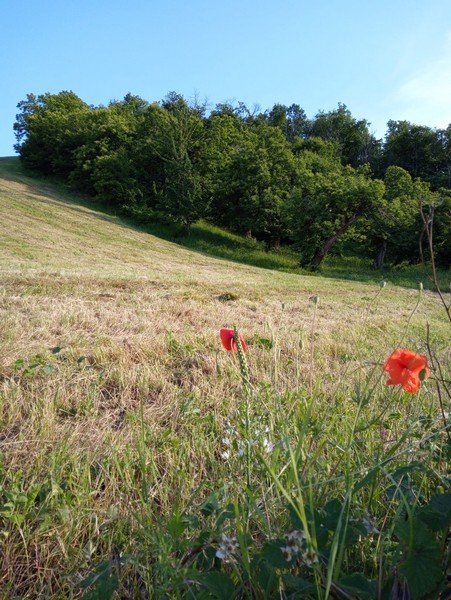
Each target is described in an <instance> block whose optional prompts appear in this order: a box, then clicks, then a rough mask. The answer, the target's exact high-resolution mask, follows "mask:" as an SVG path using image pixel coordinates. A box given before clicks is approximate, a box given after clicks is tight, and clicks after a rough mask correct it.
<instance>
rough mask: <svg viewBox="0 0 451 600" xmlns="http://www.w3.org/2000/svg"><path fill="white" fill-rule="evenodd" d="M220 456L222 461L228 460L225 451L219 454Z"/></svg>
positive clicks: (227, 453) (228, 453)
mask: <svg viewBox="0 0 451 600" xmlns="http://www.w3.org/2000/svg"><path fill="white" fill-rule="evenodd" d="M220 456H221V458H222V459H223V460H229V458H230V452H228V451H227V450H224V452H221V454H220Z"/></svg>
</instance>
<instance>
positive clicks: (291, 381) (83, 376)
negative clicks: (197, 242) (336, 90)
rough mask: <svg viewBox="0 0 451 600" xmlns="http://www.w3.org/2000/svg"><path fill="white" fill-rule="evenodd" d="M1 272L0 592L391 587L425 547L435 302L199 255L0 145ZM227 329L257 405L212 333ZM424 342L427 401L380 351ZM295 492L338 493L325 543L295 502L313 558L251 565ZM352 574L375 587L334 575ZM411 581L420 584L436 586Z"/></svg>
mask: <svg viewBox="0 0 451 600" xmlns="http://www.w3.org/2000/svg"><path fill="white" fill-rule="evenodd" d="M0 265H1V281H0V319H1V329H0V348H1V353H0V415H1V427H0V451H1V454H0V461H1V462H0V537H1V544H2V547H1V553H0V590H1V594H2V595H1V597H2V598H78V597H82V596H83V595H84V596H85V597H92V598H94V597H99V598H100V597H102V598H109V597H117V598H147V597H149V598H185V597H186V598H193V597H194V598H221V597H222V598H228V597H230V598H232V597H236V598H266V597H267V598H286V597H292V598H302V597H305V598H326V597H337V598H365V597H368V598H369V597H375V598H376V597H377V598H383V597H387V598H388V597H390V596H388V595H387V596H384V594H385V593H386V591H385V590H387V589H389V588H390V590H392V589H394V588H393V586H395V585H398V584H399V586H402V585H404V584H403V583H402V582H403V581H404V579H403V577H404V578H405V577H407V575H406V573H407V571H408V568H410V567H411V566H412V565H410V563H409V562H408V561H409V560H411V556H412V552H413V550H415V552H416V551H417V547H416V546H415V545H414V544H413V542H412V540H413V538H412V539H411V540H410V542H411V545H410V546H408V549H407V550H406V549H405V548H404V546H402V535H401V534H400V533H399V532H398V533H396V532H397V531H398V530H397V527H398V525H396V523H397V519H398V521H399V520H400V519H402V518H404V516H403V515H405V514H406V510H407V514H408V515H410V514H412V515H413V514H414V513H415V510H416V509H417V508H419V507H421V506H425V505H427V503H428V502H429V501H430V499H431V498H432V497H434V496H436V495H437V494H442V496H443V494H444V492H446V490H447V488H448V483H449V482H448V479H447V455H446V452H447V451H449V446H448V445H447V437H446V432H445V423H444V419H443V411H442V410H441V407H440V401H441V403H442V407H443V409H444V410H445V411H447V410H449V398H448V397H447V395H446V393H447V392H446V389H445V388H446V385H448V388H447V389H449V379H450V374H449V364H450V355H449V340H450V335H449V334H450V327H449V322H447V320H446V314H445V312H444V310H443V307H442V306H441V303H440V301H439V299H438V297H437V295H436V294H434V293H433V292H431V291H427V290H426V291H424V292H423V293H422V294H420V292H419V290H417V289H413V288H412V287H410V288H404V287H400V286H396V285H394V284H393V283H390V282H389V283H388V284H387V286H386V287H385V288H380V287H379V286H378V285H377V284H376V283H375V282H359V281H349V280H343V279H339V278H338V277H333V278H327V277H318V276H315V277H311V276H308V275H304V274H298V273H296V272H294V273H286V272H282V271H273V270H269V269H261V268H257V267H254V266H249V265H245V264H239V263H237V262H228V261H227V260H225V259H219V258H213V257H211V256H208V255H207V254H202V253H199V252H194V251H192V250H190V249H188V248H186V247H183V246H181V245H179V244H176V243H173V242H170V241H168V240H165V239H162V238H158V237H155V236H153V235H151V234H149V233H148V232H146V231H143V230H139V229H137V228H134V227H133V226H132V225H131V224H130V223H128V222H127V221H123V220H121V219H120V218H119V217H114V216H111V215H108V214H105V213H104V212H102V211H100V210H97V209H94V208H90V205H89V202H87V201H84V200H82V199H79V198H77V197H76V196H74V195H71V194H70V192H68V191H62V190H61V188H60V187H58V186H55V185H53V184H51V183H48V182H47V183H46V182H43V181H39V180H35V179H33V178H31V177H30V176H28V175H26V174H25V173H23V172H22V171H21V168H20V165H19V163H18V161H17V160H16V159H0ZM416 275H417V274H414V275H413V277H416ZM447 295H448V296H449V294H447ZM316 296H319V298H320V301H319V303H318V304H316V303H315V302H313V301H312V299H314V297H316ZM234 324H236V325H237V326H238V327H239V329H240V331H241V332H242V334H243V335H244V337H245V339H246V341H247V343H248V352H247V360H248V362H249V368H250V373H251V383H252V392H251V395H250V400H249V397H247V400H246V399H245V398H244V396H243V390H242V387H241V382H240V374H239V369H238V363H237V360H236V358H237V357H236V355H235V354H232V353H227V352H226V351H225V350H224V349H222V348H221V345H220V341H219V336H218V331H219V329H220V328H221V327H224V326H232V325H234ZM427 328H428V329H429V338H428V339H427ZM427 342H428V344H429V347H430V350H431V351H432V352H433V354H434V356H435V359H436V361H437V363H439V364H440V365H441V374H439V373H438V372H437V371H436V372H435V373H434V374H433V376H434V377H435V378H439V379H440V377H441V379H444V380H445V382H444V383H443V382H441V383H440V386H442V387H441V388H440V390H441V392H440V394H441V396H440V397H439V395H438V392H437V387H436V382H435V381H434V380H433V377H431V379H430V380H428V381H426V382H424V384H423V386H422V388H421V390H420V392H419V394H417V395H409V394H406V393H405V392H403V391H402V390H401V389H399V388H393V387H390V388H389V387H387V386H385V385H384V381H385V379H386V375H385V374H383V372H382V368H381V366H382V364H383V362H384V360H385V359H386V358H387V356H389V355H390V353H391V352H392V351H393V349H394V348H396V347H398V346H400V347H405V348H410V349H412V350H414V351H415V352H418V353H420V354H427V353H428V348H427V347H426V343H427ZM446 382H448V384H446ZM447 402H448V405H447V404H446V403H447ZM245 407H247V411H245V412H246V414H244V412H243V411H244V410H245ZM243 415H244V416H243ZM445 418H446V415H445ZM243 419H244V420H245V423H244V424H243ZM234 436H235V437H234ZM243 444H244V447H245V449H246V452H245V457H244V459H243V456H241V455H242V454H243V452H242V448H243ZM268 448H269V450H270V451H268V452H266V450H268ZM447 448H448V450H447ZM399 469H405V471H399ZM369 473H373V475H372V476H371V477H369V478H368V482H367V483H365V481H364V478H365V476H367V475H368V474H369ZM400 473H401V475H400ZM360 484H361V485H360ZM208 498H210V504H208V503H207V504H205V501H206V499H208ZM290 498H291V499H292V500H291V504H292V505H293V504H294V507H295V508H296V507H298V517H299V510H301V509H300V508H299V507H300V506H301V505H304V504H307V505H309V506H310V507H311V511H313V507H315V509H316V510H318V511H320V510H321V509H322V508H323V507H324V506H326V505H327V502H328V501H331V500H334V501H336V502H338V506H340V507H341V508H340V509H339V510H338V513H337V514H338V516H337V519H336V523H335V524H334V525H333V526H332V525H331V526H330V531H329V534H328V537H327V536H326V537H327V540H326V541H324V544H325V546H324V547H325V550H324V551H322V550H321V543H322V542H320V536H319V533H318V532H316V533H315V518H316V524H317V525H318V524H319V519H320V517H319V516H317V517H315V516H314V515H313V512H312V515H311V516H310V517H309V514H310V513H309V510H310V509H307V513H306V514H307V517H306V518H307V520H308V522H309V523H310V528H311V530H312V531H313V534H312V540H313V541H312V542H311V544H312V548H316V549H317V551H318V557H319V561H318V563H315V564H314V565H313V566H308V565H307V564H306V562H305V561H304V563H302V561H301V562H299V563H296V561H294V562H291V563H288V562H287V561H285V562H284V561H283V558H281V556H282V555H281V554H280V548H279V550H276V551H275V552H276V554H277V552H279V554H280V556H279V555H277V556H276V557H275V558H274V557H270V556H269V555H268V554H266V555H265V556H266V558H264V559H263V558H261V552H262V548H268V547H269V546H268V545H267V543H268V541H270V540H275V539H282V540H283V539H285V538H284V535H286V533H287V532H289V531H290V529H292V528H293V527H294V524H293V523H291V524H290V516H289V515H290V511H289V510H288V508H287V505H290ZM206 506H207V508H206ZM230 506H231V507H232V508H230ZM226 507H229V508H228V510H229V512H224V511H226ZM291 508H292V509H293V506H291ZM230 511H231V512H230ZM409 511H410V512H409ZM295 512H296V511H295ZM301 512H302V511H301ZM326 512H327V511H326ZM221 514H222V515H225V516H224V517H223V518H219V516H220V515H221ZM318 514H319V513H318ZM328 514H329V513H328ZM364 518H366V519H370V520H371V523H374V526H372V527H373V530H372V532H369V533H368V536H369V537H368V536H367V537H364V536H361V537H362V539H355V540H353V542H352V544H351V545H347V542H346V539H345V538H346V532H345V530H346V527H347V525H346V524H349V523H354V522H356V520H358V519H364ZM409 518H410V517H409ZM412 518H413V517H412ZM213 521H214V522H213ZM412 522H413V521H412ZM312 523H313V524H312ZM304 525H305V523H304ZM345 525H346V526H345ZM318 527H319V525H318ZM349 527H350V526H349ZM304 529H305V528H304ZM434 531H436V535H437V536H438V539H437V545H438V546H440V548H441V550H442V552H441V553H440V557H439V556H438V553H437V547H438V546H437V547H435V546H434V548H433V549H432V550H431V549H430V552H429V554H428V555H427V557H429V559H430V558H431V556H432V557H433V558H432V562H433V564H434V565H436V570H437V569H438V570H439V574H438V575H437V574H436V579H437V582H436V584H437V586H439V585H442V584H443V581H444V579H443V577H442V575H443V573H444V568H445V567H444V563H443V560H444V559H443V556H444V550H445V539H444V537H443V533H440V532H439V531H438V529H437V530H434ZM343 532H344V533H343ZM437 532H438V533H437ZM222 534H226V535H237V540H238V541H237V544H238V548H237V549H236V550H234V557H233V558H232V559H231V560H230V561H229V562H225V561H221V559H220V558H218V557H215V552H216V551H217V549H218V547H219V545H220V540H221V537H220V536H221V535H222ZM434 535H435V534H434ZM343 536H344V537H343ZM440 536H441V537H440ZM315 540H316V541H315ZM309 543H310V542H309ZM265 544H266V546H265ZM412 544H413V545H412ZM279 546H280V544H279ZM271 548H272V546H271ZM309 549H311V548H310V546H309ZM265 552H267V553H268V552H269V551H267V550H265ZM403 552H404V554H403ZM406 552H407V554H406ZM409 552H410V553H411V554H409ZM426 554H427V552H426ZM268 556H269V558H268ZM409 557H410V558H409ZM427 557H426V558H427ZM257 558H258V560H259V561H260V562H259V563H258V564H257ZM420 559H421V560H420ZM420 559H419V562H423V564H426V566H427V565H429V563H428V562H427V560H426V559H425V558H424V556H422V555H420ZM252 560H254V563H252ZM277 560H279V566H277V565H276V564H275V563H276V562H277ZM104 561H106V562H104ZM262 561H263V562H265V561H266V563H267V564H268V565H269V566H268V569H270V570H271V569H273V570H274V574H273V571H271V576H272V577H273V579H272V580H271V581H272V583H271V582H268V581H266V580H265V581H266V583H265V581H263V580H264V577H263V576H262V575H261V573H262V572H263V567H262V566H261V565H262V564H263V562H262ZM280 561H281V562H280ZM403 561H404V562H403ZM425 561H426V562H425ZM266 563H265V565H266ZM273 563H274V564H273ZM285 563H286V564H285ZM407 563H408V565H407V567H405V568H404V567H403V565H405V564H407ZM412 564H413V563H412ZM250 565H253V566H252V568H251V566H250ZM266 566H267V565H266ZM266 566H265V568H266ZM403 568H404V570H403ZM418 568H419V567H418ZM428 568H429V569H431V570H432V571H431V572H433V569H432V567H430V565H429V566H428ZM96 569H97V575H98V577H97V579H96V578H95V577H93V578H92V579H91V580H86V578H87V577H88V576H89V575H90V574H92V573H95V572H96ZM412 569H413V570H414V571H415V570H416V569H417V567H416V566H415V568H413V567H412ZM265 572H266V571H265ZM212 573H213V575H212ZM281 573H282V575H283V577H282V576H281V575H280V574H281ZM356 573H359V574H361V576H362V577H365V580H366V581H368V582H370V583H369V584H368V585H369V586H370V588H368V589H369V590H370V591H367V593H368V594H369V595H367V596H365V595H364V592H362V591H361V590H362V589H363V587H362V586H363V584H361V589H360V588H358V586H357V583H356V581H354V584H353V585H354V586H357V587H355V589H354V591H353V588H352V585H351V584H347V583H346V581H345V580H344V579H343V578H344V577H345V576H348V575H350V574H354V575H355V574H356ZM216 574H219V575H216ZM268 577H269V576H268ZM290 577H291V578H294V579H296V578H298V579H302V580H305V581H306V582H307V583H308V584H309V585H310V586H311V587H310V588H309V587H305V588H304V589H301V588H300V587H299V586H300V585H301V584H299V582H294V581H293V579H290ZM422 577H423V579H424V578H427V577H428V575H427V572H424V573H423V574H422ZM440 577H441V579H440ZM215 578H216V579H215ZM218 578H219V579H218ZM432 579H433V577H432ZM439 579H440V581H439ZM343 581H345V583H343ZM83 582H84V583H83ZM80 584H82V585H80ZM89 584H93V585H89ZM296 585H297V586H298V587H296ZM306 585H307V584H306ZM96 586H97V587H96ZM228 586H229V587H228ZM230 586H231V587H230ZM290 586H291V587H290ZM293 586H294V588H293ZM371 586H372V587H371ZM410 586H411V587H412V582H410ZM423 587H424V589H426V588H427V586H426V585H425V586H423ZM400 589H401V588H400ZM415 589H416V588H415ZM424 589H423V588H421V590H422V593H423V595H421V594H420V593H419V592H418V594H417V595H416V596H415V595H413V597H426V595H424V594H426V593H427V594H430V593H433V594H436V596H435V597H436V598H437V597H438V595H437V594H438V593H439V592H437V591H436V590H437V589H438V587H436V588H434V589H435V591H433V592H431V591H430V590H428V589H426V592H424ZM114 590H116V591H114ZM218 590H219V591H218ZM221 590H222V591H221ZM293 590H294V591H293ZM356 590H357V591H356ZM359 590H360V591H359ZM387 593H388V592H387ZM89 594H91V595H90V596H89ZM95 594H97V595H95ZM114 594H116V596H114ZM221 594H222V595H221ZM362 594H363V595H362ZM371 594H373V595H372V596H371ZM393 597H395V596H393ZM397 597H401V596H397ZM429 597H434V596H429Z"/></svg>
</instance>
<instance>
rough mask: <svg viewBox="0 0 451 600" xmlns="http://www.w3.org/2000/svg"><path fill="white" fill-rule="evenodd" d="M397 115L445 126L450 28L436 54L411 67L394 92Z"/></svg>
mask: <svg viewBox="0 0 451 600" xmlns="http://www.w3.org/2000/svg"><path fill="white" fill-rule="evenodd" d="M394 102H395V104H396V112H397V115H396V116H393V117H392V118H395V119H397V120H398V119H406V120H408V121H413V122H414V123H417V124H418V125H429V126H430V127H446V126H447V125H448V124H449V123H450V122H451V31H449V32H448V35H447V36H446V39H445V42H444V44H443V46H442V51H441V53H440V56H437V57H436V58H435V59H433V60H430V61H429V62H427V63H425V64H423V65H422V66H421V67H420V68H418V69H417V70H415V71H414V72H413V73H412V74H411V75H410V76H409V77H408V78H407V79H406V80H405V81H404V82H403V83H402V84H401V85H400V86H399V88H398V89H397V91H396V92H395V95H394Z"/></svg>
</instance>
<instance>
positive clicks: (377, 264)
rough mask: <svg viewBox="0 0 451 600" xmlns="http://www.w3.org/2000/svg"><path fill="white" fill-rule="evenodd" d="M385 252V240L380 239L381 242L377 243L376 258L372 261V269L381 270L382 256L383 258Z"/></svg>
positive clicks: (382, 267)
mask: <svg viewBox="0 0 451 600" xmlns="http://www.w3.org/2000/svg"><path fill="white" fill-rule="evenodd" d="M386 252H387V240H382V241H381V243H380V244H379V249H378V251H377V254H376V258H375V259H374V262H373V268H374V269H379V270H380V271H383V269H384V258H385V253H386Z"/></svg>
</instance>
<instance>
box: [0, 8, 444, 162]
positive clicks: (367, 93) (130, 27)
mask: <svg viewBox="0 0 451 600" xmlns="http://www.w3.org/2000/svg"><path fill="white" fill-rule="evenodd" d="M0 9H1V10H0V14H1V20H0V23H1V35H0V81H1V93H0V156H5V155H11V154H13V149H12V146H13V144H14V136H13V132H12V124H13V122H14V118H15V114H16V112H17V111H16V105H17V103H18V102H19V100H21V99H23V98H25V96H26V94H27V93H29V92H34V93H36V94H39V93H44V92H47V91H48V92H52V93H57V92H59V91H61V90H73V91H74V92H75V93H77V94H78V95H79V96H80V97H81V98H82V99H83V100H85V101H86V102H88V103H90V104H106V103H108V101H109V100H112V99H120V98H122V97H123V96H124V95H125V94H126V93H127V92H129V91H130V92H132V93H133V94H138V95H140V96H142V97H143V98H145V99H147V100H159V99H161V98H162V97H164V96H165V95H166V93H167V92H169V91H171V90H175V91H178V92H180V93H182V94H184V95H185V96H186V97H188V98H192V97H193V96H194V95H196V94H197V95H198V96H199V98H200V99H205V98H206V99H208V100H209V102H210V103H211V104H212V105H214V104H215V103H217V102H221V101H225V100H242V101H244V102H246V103H247V104H249V105H253V104H254V103H258V104H259V105H260V106H261V108H262V109H265V108H268V107H270V106H272V104H274V103H275V102H281V103H284V104H291V103H293V102H296V103H298V104H300V105H301V106H302V107H303V108H304V110H305V111H306V112H307V114H308V116H313V115H314V114H316V112H317V111H318V110H320V109H323V110H329V109H332V108H334V107H336V105H337V104H338V102H343V103H345V104H346V105H347V106H348V108H349V109H350V110H351V111H352V113H353V114H354V115H355V116H356V117H359V118H366V119H367V120H368V121H370V122H371V123H372V128H373V130H374V131H375V133H376V134H377V135H378V136H379V137H382V136H383V135H384V133H385V125H386V122H387V120H388V119H390V118H392V119H408V120H411V121H413V122H415V123H418V124H423V125H429V126H432V127H443V126H446V125H447V124H448V123H449V122H451V1H450V0H428V1H427V2H426V1H425V0H421V1H414V0H390V1H389V0H371V1H370V0H361V1H360V2H358V1H355V0H317V1H316V2H314V1H310V0H309V1H307V0H278V1H277V0H273V1H272V2H269V1H267V0H260V1H257V0H229V1H228V2H215V1H213V0H210V1H207V0H189V1H188V0H185V1H181V0H166V1H164V0H147V1H144V0H129V1H128V2H123V1H122V2H119V1H117V0H108V1H106V0H89V1H88V0H58V1H51V0H40V1H39V2H36V0H14V1H13V0H0Z"/></svg>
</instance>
